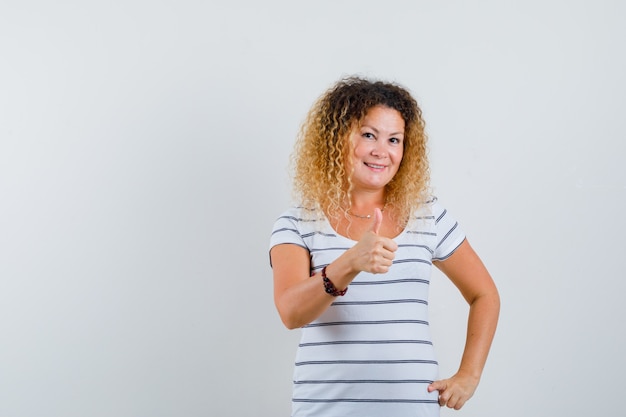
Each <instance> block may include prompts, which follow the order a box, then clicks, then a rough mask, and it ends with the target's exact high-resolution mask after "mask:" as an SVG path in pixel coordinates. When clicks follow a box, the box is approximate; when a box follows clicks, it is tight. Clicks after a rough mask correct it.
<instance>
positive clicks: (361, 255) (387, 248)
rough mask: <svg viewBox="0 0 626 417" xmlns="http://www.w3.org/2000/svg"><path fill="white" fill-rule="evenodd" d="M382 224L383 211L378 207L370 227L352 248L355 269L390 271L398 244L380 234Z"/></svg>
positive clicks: (382, 272) (372, 271)
mask: <svg viewBox="0 0 626 417" xmlns="http://www.w3.org/2000/svg"><path fill="white" fill-rule="evenodd" d="M382 224H383V213H382V211H381V210H380V209H379V208H377V209H375V210H374V220H373V221H372V224H371V226H370V229H369V230H368V231H367V232H365V234H363V237H361V240H359V241H358V242H357V244H356V245H354V246H353V247H352V248H351V249H350V250H351V251H353V255H354V258H353V267H354V268H355V269H357V270H359V271H365V272H371V273H373V274H384V273H385V272H387V271H389V267H390V266H391V264H392V261H393V259H394V257H395V251H396V250H397V249H398V245H397V244H396V242H394V241H393V240H392V239H389V238H386V237H384V236H380V235H379V232H380V228H381V225H382Z"/></svg>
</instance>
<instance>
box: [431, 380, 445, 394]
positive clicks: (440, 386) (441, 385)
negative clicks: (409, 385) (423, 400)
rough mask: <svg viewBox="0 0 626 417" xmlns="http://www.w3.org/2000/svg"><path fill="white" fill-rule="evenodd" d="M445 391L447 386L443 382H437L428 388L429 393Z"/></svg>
mask: <svg viewBox="0 0 626 417" xmlns="http://www.w3.org/2000/svg"><path fill="white" fill-rule="evenodd" d="M445 389H446V384H445V382H444V381H442V380H439V381H435V382H433V383H432V384H430V385H429V386H428V392H433V391H444V390H445Z"/></svg>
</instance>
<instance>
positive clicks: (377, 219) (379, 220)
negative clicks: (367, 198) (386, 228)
mask: <svg viewBox="0 0 626 417" xmlns="http://www.w3.org/2000/svg"><path fill="white" fill-rule="evenodd" d="M381 224H383V212H382V211H380V209H379V208H375V209H374V221H373V222H372V228H371V229H370V231H372V232H374V233H376V234H378V232H379V231H380V225H381Z"/></svg>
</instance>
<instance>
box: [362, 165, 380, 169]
mask: <svg viewBox="0 0 626 417" xmlns="http://www.w3.org/2000/svg"><path fill="white" fill-rule="evenodd" d="M365 165H367V166H368V167H372V168H377V169H382V168H384V165H374V164H365Z"/></svg>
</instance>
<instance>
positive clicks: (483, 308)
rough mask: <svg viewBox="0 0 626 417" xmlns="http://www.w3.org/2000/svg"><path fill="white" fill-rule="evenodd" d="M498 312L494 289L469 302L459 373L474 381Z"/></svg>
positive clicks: (496, 321) (492, 333) (498, 302)
mask: <svg viewBox="0 0 626 417" xmlns="http://www.w3.org/2000/svg"><path fill="white" fill-rule="evenodd" d="M499 313H500V298H499V296H498V292H497V291H496V290H495V289H494V290H493V291H492V292H490V293H487V294H483V295H481V296H479V297H477V298H476V299H475V300H473V301H472V302H471V303H470V309H469V316H468V324H467V337H466V342H465V350H464V352H463V357H462V359H461V364H460V366H459V373H462V374H466V375H468V376H470V377H472V378H475V379H476V381H478V380H479V379H480V376H481V374H482V372H483V368H484V367H485V363H486V361H487V356H488V354H489V349H490V348H491V343H492V341H493V337H494V335H495V331H496V326H497V323H498V316H499Z"/></svg>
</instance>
